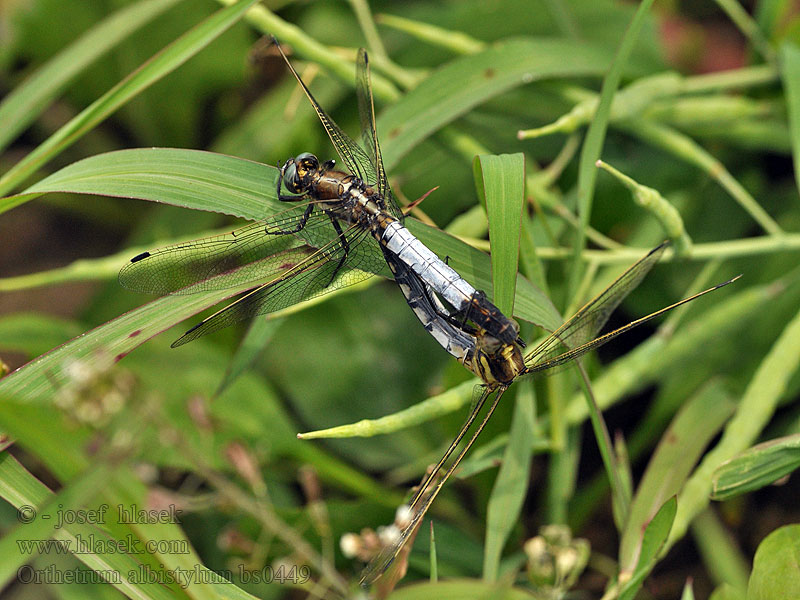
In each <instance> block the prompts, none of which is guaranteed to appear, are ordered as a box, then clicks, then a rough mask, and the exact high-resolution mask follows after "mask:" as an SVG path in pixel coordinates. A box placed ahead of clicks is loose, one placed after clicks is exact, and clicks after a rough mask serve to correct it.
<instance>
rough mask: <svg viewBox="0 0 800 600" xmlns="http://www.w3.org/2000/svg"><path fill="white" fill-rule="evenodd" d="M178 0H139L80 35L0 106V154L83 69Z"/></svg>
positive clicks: (0, 103)
mask: <svg viewBox="0 0 800 600" xmlns="http://www.w3.org/2000/svg"><path fill="white" fill-rule="evenodd" d="M179 1H180V0H142V1H140V2H137V3H136V4H131V5H130V6H126V7H124V8H122V9H120V10H118V11H117V12H115V13H114V14H113V15H111V16H110V17H108V18H106V19H105V20H103V21H102V22H101V23H98V24H97V25H96V26H95V27H93V28H92V29H90V30H89V31H88V32H86V33H84V34H83V35H81V36H80V37H79V38H78V39H77V40H75V41H74V42H73V43H72V44H70V45H69V46H68V47H67V48H64V49H63V50H61V51H60V52H59V53H58V54H57V55H56V56H54V57H53V58H52V59H51V60H50V61H49V62H47V63H46V64H44V65H42V67H40V68H39V69H38V70H37V71H36V72H35V73H34V74H33V75H31V76H30V77H29V78H28V79H27V80H26V81H24V82H23V83H22V84H21V85H19V86H18V87H16V88H15V89H14V90H12V91H11V93H9V94H8V96H6V97H5V98H4V99H3V101H2V102H0V150H2V149H3V148H5V147H6V146H7V145H8V143H9V142H11V141H13V139H14V138H15V137H16V136H17V135H18V134H19V133H20V132H21V131H23V130H24V129H25V128H26V127H27V126H28V125H30V124H31V123H32V122H33V121H34V120H35V119H36V118H37V117H38V116H39V115H40V114H41V113H42V111H44V109H45V108H46V107H47V106H48V105H49V104H50V102H51V101H52V100H53V99H54V98H55V97H56V96H58V94H59V93H60V92H61V91H62V90H63V89H64V88H65V87H66V86H67V85H68V84H69V83H70V82H71V81H72V80H73V79H75V77H76V76H77V75H79V74H80V73H82V72H83V71H84V70H85V69H86V67H88V66H89V65H90V64H92V63H93V62H94V61H95V60H97V59H98V58H100V57H101V56H103V55H104V54H105V53H106V52H108V51H109V50H111V49H112V48H114V47H115V46H117V45H118V44H119V43H120V42H121V41H122V40H124V39H126V38H127V37H128V36H129V35H130V34H132V33H133V32H134V31H136V30H137V29H139V28H141V27H143V26H145V25H146V24H147V23H149V22H150V21H152V20H153V19H155V18H156V17H158V16H159V15H160V14H162V13H163V12H164V11H165V10H167V9H168V8H170V7H171V6H173V5H175V4H177V3H178V2H179Z"/></svg>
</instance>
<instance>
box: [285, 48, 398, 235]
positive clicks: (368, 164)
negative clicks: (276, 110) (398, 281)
mask: <svg viewBox="0 0 800 600" xmlns="http://www.w3.org/2000/svg"><path fill="white" fill-rule="evenodd" d="M273 41H274V43H275V46H276V47H277V48H278V51H279V52H280V53H281V56H282V57H283V60H284V61H285V62H286V65H287V66H288V67H289V70H290V71H291V72H292V75H294V77H295V79H297V82H298V83H299V84H300V87H301V88H302V90H303V92H304V93H305V95H306V97H307V98H308V101H309V102H310V103H311V106H312V107H314V111H315V112H316V113H317V117H319V120H320V122H321V123H322V126H323V127H325V131H326V132H327V134H328V137H329V138H330V140H331V143H332V144H333V146H334V148H336V152H337V153H338V154H339V157H340V158H341V159H342V162H343V163H344V164H345V166H346V167H347V170H348V171H350V172H351V173H352V174H353V175H356V176H357V177H358V178H359V179H361V181H363V182H365V183H367V184H369V185H375V186H376V187H377V189H378V190H380V191H384V190H382V189H381V188H382V187H383V188H385V190H388V189H389V186H388V184H386V175H385V174H383V180H381V177H380V174H379V172H378V168H377V167H376V163H375V162H374V161H373V159H372V158H371V157H370V156H369V155H368V154H367V153H366V152H364V150H363V149H362V148H361V147H360V146H359V145H358V144H356V143H355V142H354V141H353V139H352V138H351V137H350V136H349V135H347V134H346V133H345V132H344V131H343V130H342V129H341V128H340V127H339V126H338V125H337V124H336V122H335V121H334V120H333V119H332V118H331V117H329V116H328V114H327V113H326V112H325V111H324V110H323V109H322V107H321V106H320V105H319V103H318V102H317V100H316V99H315V98H314V95H313V94H312V93H311V90H309V89H308V86H306V84H305V83H304V82H303V80H302V79H301V78H300V75H299V74H298V73H297V71H296V70H295V68H294V67H293V66H292V63H291V62H289V59H288V58H287V57H286V55H285V54H284V53H283V50H282V49H281V46H280V43H279V42H278V41H277V40H274V38H273ZM361 52H363V53H364V56H365V57H366V51H364V50H363V49H362V50H361V51H360V52H359V60H360V58H361ZM362 77H363V78H366V81H367V83H366V90H367V91H366V92H365V93H366V94H368V95H369V102H370V107H372V89H371V87H370V86H369V72H368V71H367V70H366V58H365V70H364V74H363V75H362V74H361V67H360V66H359V67H358V68H357V78H359V80H360V79H361V78H362ZM360 87H361V83H359V82H357V85H356V89H357V92H358V94H359V107H360V103H361V99H360V94H361V93H362V92H361V91H359V90H358V88H360ZM372 114H373V116H372V126H371V130H372V132H373V136H374V131H375V124H374V121H375V117H374V111H372ZM363 126H364V121H363V117H362V127H363ZM368 144H369V142H368ZM380 169H381V173H382V171H383V163H380ZM381 181H383V183H382V182H381ZM384 198H386V196H385V195H384ZM387 205H388V206H387V209H388V210H390V212H391V213H392V215H393V216H395V217H396V218H398V219H401V220H402V218H403V214H402V211H400V209H399V208H398V207H397V203H396V202H395V201H394V199H393V198H392V199H391V200H389V199H387Z"/></svg>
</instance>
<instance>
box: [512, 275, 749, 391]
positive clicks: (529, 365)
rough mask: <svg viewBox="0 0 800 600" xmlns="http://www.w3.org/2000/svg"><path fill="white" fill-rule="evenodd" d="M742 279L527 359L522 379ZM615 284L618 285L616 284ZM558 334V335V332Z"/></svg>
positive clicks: (558, 364) (554, 366)
mask: <svg viewBox="0 0 800 600" xmlns="http://www.w3.org/2000/svg"><path fill="white" fill-rule="evenodd" d="M637 264H638V263H637ZM634 266H636V265H634ZM623 276H624V275H623ZM740 277H741V275H737V276H736V277H734V278H732V279H729V280H728V281H723V282H722V283H719V284H717V285H715V286H714V287H710V288H708V289H707V290H703V291H702V292H698V293H697V294H694V295H692V296H689V297H688V298H684V299H683V300H680V301H678V302H675V303H674V304H670V305H669V306H665V307H664V308H662V309H660V310H657V311H655V312H652V313H650V314H649V315H647V316H644V317H642V318H640V319H636V320H635V321H631V322H630V323H628V324H627V325H623V326H622V327H618V328H617V329H614V330H613V331H609V332H608V333H604V334H603V335H601V336H600V337H597V338H594V339H593V340H591V341H588V342H585V343H583V344H581V345H580V346H577V347H575V348H571V349H570V350H566V351H564V352H562V353H561V354H557V355H555V356H550V357H548V358H544V359H542V358H538V359H537V360H536V361H535V362H531V361H530V358H526V359H525V372H524V373H522V375H521V377H524V376H527V375H531V374H533V373H538V372H541V371H550V372H553V371H551V370H552V369H557V368H558V367H559V366H561V365H565V364H567V363H569V362H570V361H573V360H575V359H576V358H578V357H580V356H583V355H584V354H586V353H587V352H589V351H590V350H594V349H595V348H598V347H600V346H602V345H603V344H605V343H606V342H609V341H611V340H613V339H614V338H615V337H617V336H618V335H621V334H623V333H625V332H627V331H630V330H631V329H633V328H634V327H638V326H639V325H642V324H643V323H647V322H648V321H650V320H652V319H655V318H656V317H658V316H660V315H663V314H664V313H666V312H668V311H670V310H672V309H673V308H677V307H679V306H681V305H682V304H686V303H687V302H691V301H692V300H696V299H697V298H699V297H700V296H705V295H706V294H708V293H710V292H713V291H714V290H718V289H719V288H721V287H725V286H726V285H728V284H730V283H733V282H734V281H736V280H737V279H739V278H740ZM617 281H619V280H617ZM614 284H616V282H615V283H614ZM614 284H612V287H613V285H614ZM606 291H608V290H606ZM571 320H572V319H570V321H571ZM568 323H569V321H568V322H567V324H568ZM556 333H558V332H556ZM553 335H556V334H553ZM552 337H553V336H550V337H549V338H547V340H545V341H544V342H542V345H544V344H547V343H548V342H549V341H550V340H551V338H552ZM559 346H560V344H559V345H556V346H555V347H559ZM537 350H538V347H537V348H536V349H534V351H533V353H531V354H534V353H536V352H537ZM540 356H541V355H540Z"/></svg>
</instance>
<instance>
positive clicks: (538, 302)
mask: <svg viewBox="0 0 800 600" xmlns="http://www.w3.org/2000/svg"><path fill="white" fill-rule="evenodd" d="M279 176H280V174H279V172H278V170H277V169H276V168H275V167H272V166H268V165H263V164H260V163H256V162H252V161H248V160H244V159H241V158H235V157H232V156H226V155H223V154H214V153H211V152H202V151H197V150H181V149H173V148H137V149H133V150H120V151H116V152H109V153H106V154H99V155H97V156H93V157H90V158H86V159H83V160H81V161H78V162H76V163H73V164H71V165H69V166H67V167H65V168H63V169H61V170H60V171H58V172H56V173H53V174H52V175H50V176H49V177H47V178H45V179H43V180H42V181H40V182H38V183H36V184H35V185H33V186H31V187H30V188H28V189H27V190H25V192H24V194H25V195H30V196H32V197H33V196H35V195H38V194H42V193H46V192H74V193H83V194H97V195H105V196H116V197H126V198H138V199H142V200H151V201H154V202H164V203H167V204H172V205H174V206H181V207H185V208H194V209H198V210H209V211H215V212H221V213H225V214H230V215H234V216H238V217H244V218H246V219H251V220H263V219H268V218H270V217H273V216H275V215H277V214H279V213H281V212H283V211H285V210H286V203H282V202H280V201H278V199H277V197H276V185H277V182H278V178H279ZM12 198H13V197H12ZM7 200H8V199H7ZM0 202H2V201H0ZM406 224H407V225H408V227H409V229H410V230H411V232H412V233H413V234H414V235H415V236H417V237H418V238H419V239H420V240H421V241H422V243H424V244H425V245H427V246H428V247H429V248H431V249H432V250H434V251H435V252H436V253H437V254H438V255H439V256H447V257H450V259H451V263H450V264H451V265H453V267H454V268H455V269H456V270H458V271H459V273H461V274H462V275H463V276H464V277H465V278H466V279H467V280H468V281H469V282H470V283H472V284H473V285H474V286H475V287H476V288H477V289H486V290H488V289H491V287H492V280H491V267H490V262H489V258H488V257H487V256H486V255H485V254H484V253H483V252H480V251H479V250H476V249H475V248H472V247H471V246H468V245H467V244H465V243H463V242H461V241H460V240H458V239H456V238H454V237H453V236H450V235H448V234H447V233H445V232H443V231H441V230H439V229H436V228H433V227H430V226H428V225H424V224H422V223H420V222H419V221H417V220H415V219H412V218H409V219H407V220H406ZM386 272H388V270H384V271H381V274H385V273H386ZM516 288H517V297H516V300H515V303H514V306H515V307H516V308H515V315H516V316H518V317H519V318H521V319H525V320H527V321H531V322H533V323H536V324H538V325H541V326H542V327H545V328H546V329H548V330H551V331H552V330H555V329H556V328H557V327H558V326H559V325H560V323H561V317H560V315H559V314H558V311H556V310H555V307H553V305H552V303H551V302H550V300H549V298H547V296H545V295H544V294H543V293H542V292H541V291H540V290H538V289H537V288H536V287H534V286H533V285H532V284H531V283H530V282H528V281H527V280H526V279H525V278H523V277H522V276H519V275H518V276H517V284H516Z"/></svg>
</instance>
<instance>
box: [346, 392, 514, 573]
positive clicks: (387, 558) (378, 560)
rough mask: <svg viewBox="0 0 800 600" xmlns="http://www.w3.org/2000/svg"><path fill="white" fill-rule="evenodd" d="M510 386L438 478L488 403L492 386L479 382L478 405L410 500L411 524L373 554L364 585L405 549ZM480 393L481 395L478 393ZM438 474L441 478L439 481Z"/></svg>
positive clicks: (494, 402) (384, 569)
mask: <svg viewBox="0 0 800 600" xmlns="http://www.w3.org/2000/svg"><path fill="white" fill-rule="evenodd" d="M507 389H508V386H501V387H500V388H498V390H497V394H496V395H495V398H494V401H493V402H492V404H491V406H490V407H489V410H487V411H486V415H485V416H484V417H483V420H482V421H481V422H480V424H479V425H478V428H477V429H476V430H475V433H473V434H472V437H471V438H470V439H469V440H468V441H467V443H466V445H465V446H464V448H463V449H462V450H461V452H459V454H458V456H456V458H455V460H454V461H453V464H451V465H450V467H448V469H447V471H446V472H445V474H444V475H443V476H441V478H438V475H439V472H440V470H441V468H442V466H443V465H444V463H445V461H446V460H447V458H448V457H449V456H450V455H451V454H452V453H453V451H454V450H455V449H456V446H458V444H459V442H461V440H462V439H463V438H464V436H465V435H466V433H467V430H468V429H469V428H470V426H471V425H472V423H473V422H474V421H475V418H476V417H477V416H478V414H479V413H480V411H481V408H483V406H484V404H485V403H486V400H487V398H488V397H489V396H490V395H491V393H492V390H491V389H489V388H488V387H486V386H484V385H480V386H476V388H475V390H476V396H477V400H475V399H474V398H473V401H474V406H473V408H472V411H471V412H470V415H469V418H468V419H467V421H466V422H465V423H464V425H463V426H462V428H461V430H460V431H459V432H458V435H457V436H456V438H455V439H454V440H453V443H452V444H450V447H449V448H448V449H447V451H446V452H445V454H444V456H443V457H442V458H441V460H440V461H439V462H438V464H437V465H436V466H435V467H434V468H433V470H432V471H431V473H430V475H428V478H427V479H426V480H425V483H423V484H422V485H421V486H420V487H419V490H417V493H416V494H415V495H414V498H413V499H412V500H411V503H410V504H409V508H410V510H411V516H410V518H409V521H408V524H407V525H406V526H405V527H404V528H403V530H402V531H401V532H400V535H399V536H397V538H396V540H395V541H394V543H392V544H390V545H388V546H386V547H385V548H384V549H383V550H382V551H381V552H380V554H378V555H377V556H376V557H375V558H373V559H372V560H371V561H370V562H369V564H368V565H367V566H366V568H365V569H364V571H363V573H362V574H361V585H369V584H371V583H372V582H373V581H375V580H376V579H377V578H378V577H380V576H381V575H382V574H383V572H384V571H386V569H387V568H388V567H389V565H391V564H392V561H393V560H394V559H395V557H396V556H397V554H398V552H400V550H401V549H402V547H403V546H404V545H405V543H406V542H407V541H408V539H409V537H411V535H412V534H413V533H414V531H415V530H416V528H417V527H419V524H420V523H421V522H422V518H423V517H424V516H425V513H427V512H428V509H429V508H430V506H431V504H433V501H434V500H435V499H436V496H437V495H438V494H439V491H440V490H441V489H442V487H443V486H444V484H445V482H446V481H447V480H448V479H449V478H450V476H451V475H452V474H453V472H454V471H455V470H456V468H457V467H458V465H459V463H460V462H461V460H462V459H463V458H464V456H465V455H466V454H467V452H468V451H469V449H470V448H471V447H472V445H473V444H474V443H475V440H477V439H478V436H479V435H480V433H481V431H483V428H484V427H485V426H486V423H487V422H488V421H489V418H490V417H491V416H492V413H494V410H495V408H497V405H498V403H499V402H500V398H501V397H502V395H503V393H504V392H505V391H506V390H507ZM478 394H479V396H478ZM437 478H438V481H437Z"/></svg>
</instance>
